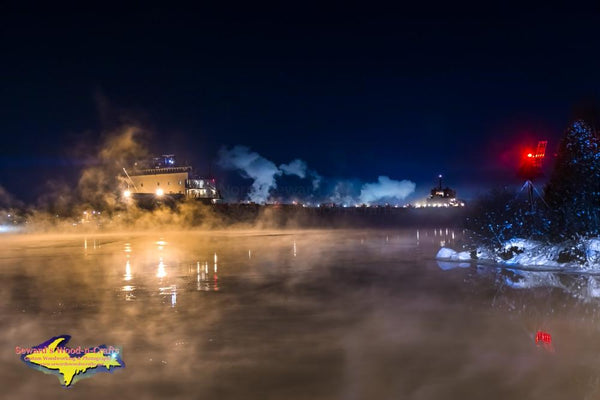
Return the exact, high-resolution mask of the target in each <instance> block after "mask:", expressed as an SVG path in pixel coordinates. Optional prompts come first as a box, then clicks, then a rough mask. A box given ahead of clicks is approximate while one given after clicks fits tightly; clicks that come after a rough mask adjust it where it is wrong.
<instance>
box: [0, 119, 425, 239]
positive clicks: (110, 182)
mask: <svg viewBox="0 0 600 400" xmlns="http://www.w3.org/2000/svg"><path fill="white" fill-rule="evenodd" d="M148 133H149V132H148V131H146V130H144V129H143V128H141V127H140V126H139V125H136V124H128V125H124V126H122V127H120V128H119V129H116V130H114V131H111V132H105V133H104V135H103V140H102V142H101V143H99V144H98V146H96V147H95V149H96V151H95V152H94V153H95V154H91V155H90V154H87V155H86V157H84V158H85V159H87V160H88V162H87V165H88V166H87V167H86V168H84V169H83V171H82V172H81V175H80V178H79V180H78V182H77V185H76V186H75V187H73V186H72V185H70V184H68V183H67V182H63V181H57V182H47V183H46V188H47V190H46V193H45V194H44V195H43V196H42V197H41V198H39V199H38V202H37V205H36V207H35V208H32V209H28V210H27V212H26V219H27V222H28V223H29V224H28V225H27V226H28V229H29V230H34V231H46V230H52V231H56V230H57V229H58V230H59V231H60V230H68V231H72V228H73V226H74V225H75V226H77V227H78V228H77V229H78V230H86V229H89V228H91V227H98V226H102V227H103V229H109V230H121V229H128V230H137V229H150V228H157V227H161V226H171V227H177V228H189V227H194V228H224V227H230V226H232V225H238V226H241V227H244V228H248V227H250V226H249V225H251V226H257V225H258V226H261V227H264V226H279V227H281V226H282V225H281V224H280V223H279V222H276V223H273V222H274V221H273V219H274V218H278V216H277V215H274V213H273V212H272V211H270V210H259V211H257V214H258V215H255V216H254V217H253V218H252V219H251V221H249V220H245V221H246V222H240V221H239V220H236V217H230V216H228V215H227V213H222V214H219V215H217V213H215V212H214V211H213V210H212V209H211V208H210V207H207V206H203V205H202V204H199V203H197V202H195V201H190V202H183V203H176V202H171V203H169V201H168V199H165V200H164V201H163V203H164V204H163V206H161V207H156V208H154V209H153V210H147V209H140V208H139V207H138V206H137V205H136V204H135V203H134V202H131V201H129V202H128V201H127V199H124V198H123V197H122V191H123V188H124V187H125V185H126V182H125V178H123V174H122V172H123V168H124V167H125V168H127V167H129V166H131V165H133V163H134V162H135V161H138V160H140V159H146V158H148V156H149V154H150V152H149V151H148V149H147V147H146V146H145V145H144V143H145V140H144V139H145V138H146V136H147V135H148ZM86 148H87V149H89V148H94V146H93V144H88V145H86ZM218 156H219V161H218V164H219V165H220V166H221V167H222V168H224V169H228V170H234V171H238V172H239V173H240V174H241V176H243V177H244V178H248V179H251V180H252V185H251V189H250V192H249V193H248V199H249V200H251V201H253V202H256V203H265V202H267V201H269V200H270V198H271V195H272V192H273V191H274V190H275V189H276V188H277V185H278V179H281V178H282V177H284V176H292V177H296V178H297V179H301V180H305V181H307V184H308V185H309V186H310V187H311V188H312V193H310V189H309V190H308V193H307V191H306V190H304V191H303V192H302V195H301V196H297V194H296V193H294V194H291V195H290V194H288V195H287V196H286V197H285V198H283V201H290V200H298V201H300V202H305V201H306V200H307V199H310V201H311V202H312V203H313V204H315V203H320V202H327V201H334V202H336V203H338V204H347V205H354V204H359V203H377V202H381V201H384V200H403V199H405V198H406V197H407V196H408V195H409V194H410V193H412V192H413V191H414V187H415V184H414V183H412V182H410V181H406V180H403V181H396V180H393V179H390V178H388V177H386V176H381V177H379V180H378V182H374V183H362V182H360V181H358V180H335V179H327V178H323V177H322V176H321V175H320V174H318V173H317V172H316V171H314V170H313V169H310V168H309V167H308V165H307V163H306V162H305V161H303V160H301V159H294V160H292V161H290V162H289V163H284V164H280V165H279V166H277V164H275V163H274V162H273V161H271V160H268V159H267V158H265V157H263V156H261V155H260V154H258V153H257V152H254V151H252V150H250V149H249V148H248V147H245V146H234V147H232V148H230V149H228V148H225V147H223V148H221V149H220V151H219V153H218ZM292 196H294V197H292ZM15 207H20V208H21V209H23V208H24V205H22V204H20V203H19V202H18V201H16V200H15V199H14V198H13V197H12V196H10V194H8V193H7V192H6V190H4V189H3V188H2V187H1V186H0V211H2V214H1V215H0V217H1V218H7V216H11V215H13V214H14V213H13V212H12V211H11V210H12V209H13V208H15ZM285 218H288V217H284V219H285ZM20 222H21V223H22V222H23V220H22V221H20ZM8 223H10V224H18V223H16V221H15V220H11V221H8V222H7V221H4V220H2V219H0V225H6V224H8ZM290 224H291V225H296V226H298V225H302V224H300V223H298V221H296V222H290V221H287V222H284V225H285V226H289V225H290Z"/></svg>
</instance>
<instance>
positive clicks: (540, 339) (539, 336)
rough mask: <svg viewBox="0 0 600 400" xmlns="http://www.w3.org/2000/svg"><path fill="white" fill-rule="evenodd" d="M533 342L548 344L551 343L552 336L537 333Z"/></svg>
mask: <svg viewBox="0 0 600 400" xmlns="http://www.w3.org/2000/svg"><path fill="white" fill-rule="evenodd" d="M535 342H536V343H540V342H542V343H547V344H550V343H552V335H550V334H549V333H547V332H543V331H537V332H536V334H535Z"/></svg>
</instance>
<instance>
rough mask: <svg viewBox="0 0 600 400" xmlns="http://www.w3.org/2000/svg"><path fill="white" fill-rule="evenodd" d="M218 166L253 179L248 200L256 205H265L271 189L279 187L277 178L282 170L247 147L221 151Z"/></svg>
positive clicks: (222, 149)
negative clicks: (236, 171) (234, 170)
mask: <svg viewBox="0 0 600 400" xmlns="http://www.w3.org/2000/svg"><path fill="white" fill-rule="evenodd" d="M218 164H219V165H220V166H221V167H223V168H225V169H237V170H239V171H240V172H241V174H242V176H243V177H244V178H249V179H253V180H254V182H252V189H251V190H250V193H249V194H248V198H249V199H250V200H251V201H254V202H256V203H264V202H265V201H267V199H268V198H269V192H270V191H271V189H273V188H275V187H277V182H276V181H275V177H276V176H278V175H281V170H279V168H277V166H276V165H275V164H274V163H273V162H272V161H269V160H267V159H266V158H264V157H263V156H261V155H260V154H258V153H256V152H253V151H250V149H249V148H248V147H245V146H235V147H233V148H232V149H231V150H227V149H226V148H221V150H219V161H218Z"/></svg>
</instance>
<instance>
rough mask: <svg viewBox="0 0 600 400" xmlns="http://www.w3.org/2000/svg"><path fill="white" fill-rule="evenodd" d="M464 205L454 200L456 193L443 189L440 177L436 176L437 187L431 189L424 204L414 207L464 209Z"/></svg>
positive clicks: (446, 188)
mask: <svg viewBox="0 0 600 400" xmlns="http://www.w3.org/2000/svg"><path fill="white" fill-rule="evenodd" d="M464 205H465V203H464V202H462V201H460V200H458V199H457V198H456V191H455V190H454V189H451V188H449V187H445V188H444V187H443V185H442V175H439V176H438V185H437V186H436V187H434V188H433V189H431V192H430V195H429V197H427V199H425V201H424V202H420V203H416V204H415V207H417V208H419V207H464Z"/></svg>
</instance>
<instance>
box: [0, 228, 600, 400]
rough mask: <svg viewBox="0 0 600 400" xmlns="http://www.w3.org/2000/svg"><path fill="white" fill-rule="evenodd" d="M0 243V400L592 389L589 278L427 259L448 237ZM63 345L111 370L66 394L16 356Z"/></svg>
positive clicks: (397, 233) (519, 393) (152, 235)
mask: <svg viewBox="0 0 600 400" xmlns="http://www.w3.org/2000/svg"><path fill="white" fill-rule="evenodd" d="M1 240H2V247H1V249H0V278H1V282H2V290H1V291H0V307H1V312H0V322H1V324H2V327H3V329H2V331H1V333H0V340H1V343H2V347H3V348H4V351H3V352H2V353H1V357H2V360H1V361H2V366H1V368H2V371H1V373H0V379H1V383H2V387H3V392H4V394H3V398H11V399H12V398H14V399H26V398H44V399H54V398H61V399H62V398H86V399H105V398H111V397H113V398H132V397H135V398H137V399H158V398H175V399H190V398H218V399H440V398H443V399H465V398H474V399H475V398H477V399H479V398H483V397H485V398H486V399H506V398H516V399H525V398H528V399H530V398H536V399H537V398H539V399H565V398H590V399H592V398H597V397H598V395H599V394H600V358H599V357H598V355H599V354H600V341H599V340H598V339H599V337H600V324H599V310H600V308H599V305H600V303H599V298H598V296H600V285H599V284H598V283H597V281H596V278H595V277H594V276H579V275H560V274H555V273H550V272H532V271H520V270H509V269H498V268H496V267H491V266H478V265H476V264H457V263H438V262H437V261H435V259H434V257H435V254H436V252H437V250H438V249H439V247H440V245H441V244H446V245H449V246H455V247H456V246H458V245H459V241H460V240H461V232H460V231H458V230H453V229H451V228H449V229H445V228H442V229H435V230H434V229H420V230H417V229H402V230H357V229H355V230H287V231H269V230H262V231H261V230H248V231H243V230H237V231H212V232H209V231H186V232H169V231H164V232H145V233H135V234H134V233H122V234H98V233H90V234H88V235H87V236H86V235H51V234H40V235H34V234H14V235H8V234H4V235H2V237H1ZM538 331H543V332H547V333H549V334H551V336H552V342H551V343H550V344H540V343H538V344H536V340H535V338H536V332H538ZM60 334H69V335H71V336H72V338H71V341H70V342H69V344H68V346H70V347H77V346H82V347H86V346H87V347H90V346H96V345H99V344H107V345H120V346H122V348H123V354H122V357H123V360H124V362H125V364H126V367H125V368H124V369H118V370H116V371H115V372H114V373H112V374H106V373H103V374H96V375H94V376H93V377H91V378H89V379H83V380H81V381H79V382H77V383H76V384H75V385H74V386H73V387H72V388H70V389H64V388H62V387H61V386H60V385H59V382H58V379H57V378H56V377H55V376H52V375H45V374H42V373H40V372H39V371H36V370H33V369H30V368H28V367H27V366H26V365H25V364H24V363H23V362H22V361H21V360H20V358H19V356H18V355H16V354H15V346H21V347H27V346H33V345H37V344H39V343H41V342H43V341H45V340H47V339H49V338H50V337H53V336H56V335H60Z"/></svg>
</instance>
